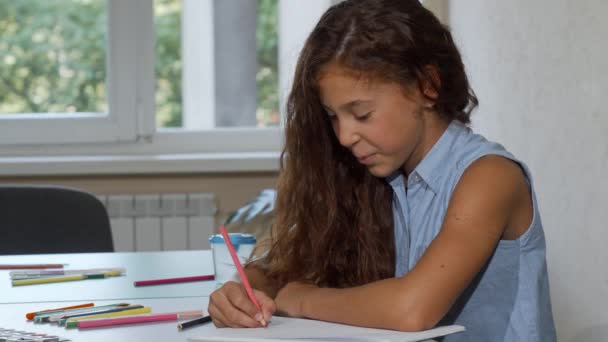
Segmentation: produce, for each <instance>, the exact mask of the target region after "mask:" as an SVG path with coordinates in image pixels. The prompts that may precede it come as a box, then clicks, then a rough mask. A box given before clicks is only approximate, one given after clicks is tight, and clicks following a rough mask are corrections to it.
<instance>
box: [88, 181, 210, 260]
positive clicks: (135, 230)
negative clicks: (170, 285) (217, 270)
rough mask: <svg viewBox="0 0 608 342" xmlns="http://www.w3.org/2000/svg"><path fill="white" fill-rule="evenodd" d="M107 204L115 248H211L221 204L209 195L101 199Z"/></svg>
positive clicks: (134, 196)
mask: <svg viewBox="0 0 608 342" xmlns="http://www.w3.org/2000/svg"><path fill="white" fill-rule="evenodd" d="M98 197H99V199H100V200H101V201H102V202H103V203H104V204H105V206H106V208H107V210H108V215H109V216H110V224H111V226H112V238H113V240H114V249H115V251H117V252H127V251H161V250H187V249H209V236H210V235H211V234H212V233H213V231H214V229H213V227H214V224H215V214H216V212H217V205H216V201H215V196H214V195H213V194H209V193H189V194H146V195H108V196H98Z"/></svg>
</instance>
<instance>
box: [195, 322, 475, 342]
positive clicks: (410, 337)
mask: <svg viewBox="0 0 608 342" xmlns="http://www.w3.org/2000/svg"><path fill="white" fill-rule="evenodd" d="M197 330H198V331H197V332H196V335H194V336H192V337H189V338H188V340H189V341H219V342H228V341H230V342H232V341H234V342H236V341H242V342H258V341H259V342H262V341H264V342H267V341H289V342H295V341H315V342H320V341H340V342H343V341H361V342H363V341H366V342H370V341H373V342H410V341H412V342H413V341H424V340H428V339H432V338H435V337H439V336H444V335H448V334H453V333H457V332H460V331H464V330H465V329H464V327H463V326H460V325H450V326H444V327H438V328H435V329H431V330H425V331H420V332H400V331H394V330H384V329H371V328H362V327H355V326H350V325H344V324H335V323H328V322H322V321H314V320H308V319H297V318H285V317H273V318H272V322H271V323H270V325H269V326H268V327H266V328H254V329H226V328H224V329H218V328H216V327H214V326H213V325H211V324H210V325H207V326H205V327H201V328H197Z"/></svg>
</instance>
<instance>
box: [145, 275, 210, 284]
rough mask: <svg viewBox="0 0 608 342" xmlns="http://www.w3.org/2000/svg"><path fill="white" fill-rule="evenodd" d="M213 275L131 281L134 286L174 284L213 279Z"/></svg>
mask: <svg viewBox="0 0 608 342" xmlns="http://www.w3.org/2000/svg"><path fill="white" fill-rule="evenodd" d="M213 279H215V276H214V275H213V274H210V275H201V276H193V277H180V278H166V279H153V280H138V281H136V282H134V283H133V285H135V286H150V285H163V284H175V283H187V282H190V281H205V280H213Z"/></svg>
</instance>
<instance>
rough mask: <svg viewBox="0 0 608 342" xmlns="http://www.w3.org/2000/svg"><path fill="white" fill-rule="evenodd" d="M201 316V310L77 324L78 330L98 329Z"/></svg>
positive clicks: (97, 320)
mask: <svg viewBox="0 0 608 342" xmlns="http://www.w3.org/2000/svg"><path fill="white" fill-rule="evenodd" d="M202 315H203V312H202V311H201V310H196V311H183V312H171V313H161V314H151V315H140V316H130V317H117V318H102V319H92V320H85V321H80V322H78V328H79V329H87V328H99V327H108V326H114V325H124V324H136V323H149V322H163V321H177V320H178V319H182V318H194V317H200V316H202Z"/></svg>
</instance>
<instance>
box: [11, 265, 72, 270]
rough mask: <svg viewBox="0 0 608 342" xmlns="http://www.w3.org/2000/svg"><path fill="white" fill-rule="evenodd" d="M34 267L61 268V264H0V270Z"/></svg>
mask: <svg viewBox="0 0 608 342" xmlns="http://www.w3.org/2000/svg"><path fill="white" fill-rule="evenodd" d="M36 268H63V264H25V265H0V270H28V269H36Z"/></svg>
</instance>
